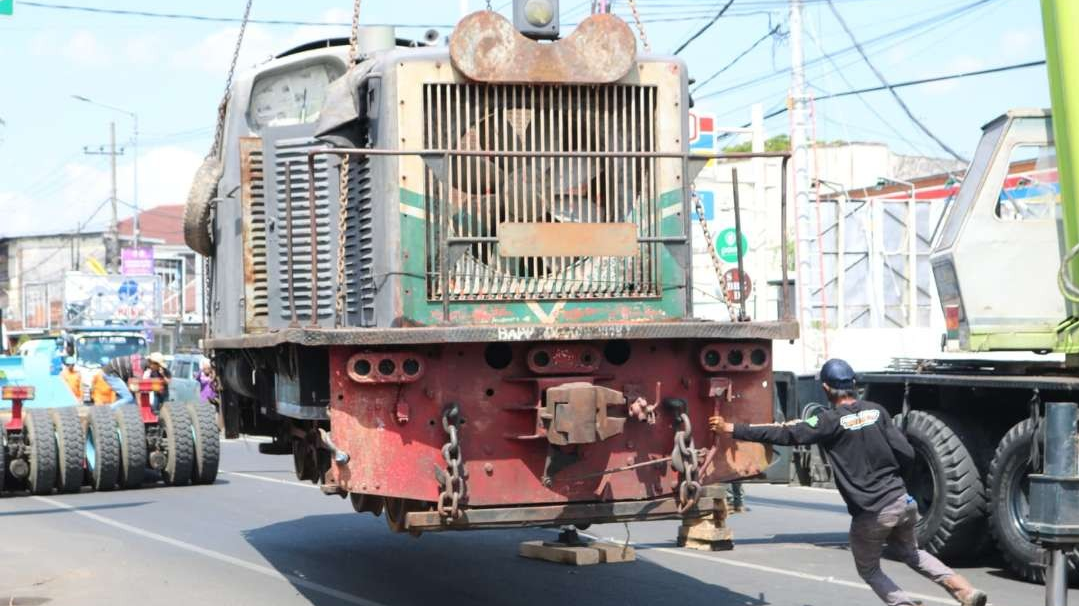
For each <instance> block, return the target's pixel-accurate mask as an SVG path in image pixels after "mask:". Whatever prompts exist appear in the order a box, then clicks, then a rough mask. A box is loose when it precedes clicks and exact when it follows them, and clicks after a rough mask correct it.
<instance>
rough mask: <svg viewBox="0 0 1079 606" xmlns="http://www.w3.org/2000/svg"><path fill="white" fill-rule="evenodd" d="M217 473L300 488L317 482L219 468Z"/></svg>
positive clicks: (315, 485) (316, 485)
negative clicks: (269, 476)
mask: <svg viewBox="0 0 1079 606" xmlns="http://www.w3.org/2000/svg"><path fill="white" fill-rule="evenodd" d="M218 473H223V474H227V475H230V476H240V477H241V478H249V479H252V480H262V481H263V482H273V483H274V484H289V485H291V486H299V487H300V488H318V484H311V483H308V482H294V481H292V480H282V479H279V478H267V477H266V476H260V475H255V474H253V473H242V472H239V471H225V470H221V471H219V472H218Z"/></svg>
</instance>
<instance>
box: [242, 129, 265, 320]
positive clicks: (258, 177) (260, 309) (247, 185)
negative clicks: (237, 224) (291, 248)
mask: <svg viewBox="0 0 1079 606" xmlns="http://www.w3.org/2000/svg"><path fill="white" fill-rule="evenodd" d="M239 145H240V206H241V212H242V216H243V243H244V245H243V269H244V272H243V273H244V300H245V302H246V305H245V306H244V314H245V317H244V327H245V328H246V330H248V331H252V332H254V331H258V330H260V329H264V328H265V327H266V319H267V316H268V314H269V299H268V294H267V288H268V285H267V275H268V273H267V265H266V194H265V174H264V171H263V164H262V139H261V138H259V137H240V142H239Z"/></svg>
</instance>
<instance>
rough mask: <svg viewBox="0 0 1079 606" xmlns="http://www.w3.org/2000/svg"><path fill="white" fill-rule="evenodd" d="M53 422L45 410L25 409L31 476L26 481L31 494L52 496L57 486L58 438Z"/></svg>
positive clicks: (23, 428) (24, 429)
mask: <svg viewBox="0 0 1079 606" xmlns="http://www.w3.org/2000/svg"><path fill="white" fill-rule="evenodd" d="M54 433H55V432H54V430H53V427H52V420H50V419H49V413H48V412H47V411H45V409H43V408H38V409H30V410H26V409H23V416H22V434H23V442H24V443H25V444H26V446H27V448H28V450H29V453H28V454H29V459H30V460H29V461H28V463H29V464H30V475H29V477H27V479H26V481H27V484H28V485H29V488H30V493H31V494H36V495H47V494H52V489H53V488H54V487H55V486H56V436H55V435H54Z"/></svg>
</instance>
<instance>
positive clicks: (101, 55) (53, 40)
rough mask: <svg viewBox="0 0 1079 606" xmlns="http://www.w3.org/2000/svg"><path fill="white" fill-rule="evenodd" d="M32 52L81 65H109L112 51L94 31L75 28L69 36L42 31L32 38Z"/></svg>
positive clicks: (101, 66)
mask: <svg viewBox="0 0 1079 606" xmlns="http://www.w3.org/2000/svg"><path fill="white" fill-rule="evenodd" d="M30 52H31V53H33V54H34V55H37V56H40V57H55V58H60V59H64V61H65V62H67V63H71V64H73V65H77V66H79V67H100V68H104V67H109V66H110V65H111V63H112V53H111V52H110V49H109V48H108V47H107V46H106V45H105V44H103V43H102V42H101V41H100V40H99V39H98V38H97V36H95V35H94V33H93V32H91V31H89V30H84V29H80V30H75V31H74V32H72V33H71V35H69V36H67V37H61V36H59V35H57V34H56V32H53V31H47V32H42V33H40V34H38V35H37V36H34V37H33V38H32V39H31V40H30Z"/></svg>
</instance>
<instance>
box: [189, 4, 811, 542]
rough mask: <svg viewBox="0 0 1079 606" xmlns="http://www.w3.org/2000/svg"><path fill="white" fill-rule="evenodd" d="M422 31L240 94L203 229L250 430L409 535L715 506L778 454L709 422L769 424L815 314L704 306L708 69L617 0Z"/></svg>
mask: <svg viewBox="0 0 1079 606" xmlns="http://www.w3.org/2000/svg"><path fill="white" fill-rule="evenodd" d="M380 37H381V39H382V40H383V42H381V43H380V41H379V38H380ZM398 44H400V42H399V41H398V42H397V44H395V41H394V37H393V34H392V33H391V34H388V35H387V34H386V33H385V32H382V31H381V30H377V29H371V30H364V31H363V32H361V39H360V47H361V54H360V56H359V58H358V60H356V61H355V62H351V61H348V60H347V59H346V57H347V55H346V52H345V50H344V49H343V48H342V47H340V46H333V45H325V46H318V45H312V46H311V47H308V48H304V49H301V50H299V51H297V52H293V53H289V54H286V55H283V56H281V57H278V58H277V59H275V60H273V61H271V62H269V63H267V64H266V65H264V66H262V67H261V68H259V69H257V70H256V71H255V72H254V73H253V74H250V75H247V76H244V77H242V78H239V79H238V80H237V82H236V84H235V85H234V87H233V93H232V96H231V101H230V103H229V105H228V111H227V115H226V120H225V123H226V129H225V136H224V144H223V145H224V147H223V153H222V154H221V158H222V164H221V166H220V167H219V168H218V172H217V173H214V171H209V172H210V174H212V175H213V179H212V183H211V186H210V188H209V190H208V191H210V192H211V193H212V195H208V196H205V197H206V198H207V199H210V198H213V200H212V201H211V204H210V206H209V208H212V212H209V211H208V210H205V211H204V210H202V209H200V208H194V209H191V208H189V210H191V211H192V212H191V213H190V215H191V216H192V217H195V218H201V222H198V220H197V221H196V223H195V224H193V225H189V226H188V227H189V228H193V230H194V232H193V233H194V236H189V242H191V243H192V245H193V247H197V248H202V249H203V250H202V251H200V252H205V253H207V254H208V257H209V261H208V262H209V264H210V272H209V280H210V285H211V288H210V295H209V298H210V302H209V304H210V309H211V310H212V314H211V315H212V322H211V325H210V327H209V329H208V330H209V334H208V338H207V339H206V341H205V342H204V345H205V346H206V348H207V349H208V350H210V351H211V352H212V355H213V359H214V362H215V365H216V367H217V368H218V371H219V376H220V377H221V383H222V390H223V405H224V411H223V412H224V418H225V424H226V428H227V431H229V432H232V433H236V432H241V431H242V432H246V433H254V434H263V435H269V436H272V437H273V438H274V441H273V442H272V443H270V444H264V445H262V446H263V448H262V450H264V451H266V452H271V453H276V454H291V455H292V456H293V457H294V461H295V467H296V473H297V475H298V476H299V477H300V478H303V479H308V480H312V481H315V482H318V483H320V484H321V485H322V488H323V491H324V492H326V493H330V494H339V495H341V496H349V497H350V498H351V500H352V503H353V505H354V506H355V507H356V509H357V510H358V511H370V512H374V513H376V514H380V513H385V515H386V517H387V520H388V521H389V522H390V525H391V527H392V528H394V529H395V530H408V531H412V532H419V531H424V530H438V529H464V528H483V527H501V526H519V525H553V524H564V523H578V524H582V523H588V522H592V521H605V520H606V521H612V520H628V519H649V518H664V517H678V516H691V515H701V512H704V511H706V510H707V509H708V507H709V506H710V505H709V504H708V503H709V501H708V499H710V498H712V497H714V495H713V494H711V493H710V492H709V490H708V486H709V485H710V484H716V483H718V482H721V481H724V480H729V479H734V478H738V477H744V476H750V475H753V474H756V473H758V472H759V471H761V470H762V469H763V468H764V467H765V466H766V464H767V451H766V450H765V448H764V447H762V446H759V445H753V444H733V443H717V442H715V441H714V440H713V436H712V435H711V434H710V433H709V432H708V429H707V426H706V425H707V417H708V416H709V415H711V414H716V413H718V414H721V415H723V416H725V417H726V418H728V419H733V420H738V421H749V422H765V421H770V420H771V411H772V399H773V393H772V385H771V378H772V374H771V341H772V340H774V339H791V338H794V337H795V336H796V335H797V326H796V325H795V324H794V323H793V322H786V321H778V322H751V321H737V322H735V321H732V322H707V321H699V320H694V319H692V309H691V301H692V297H691V293H690V290H691V287H692V281H691V275H690V271H691V265H692V264H691V262H690V247H689V233H690V232H689V230H690V202H689V200H690V183H689V182H690V181H691V180H692V172H693V169H692V165H693V164H695V163H696V161H695V160H691V158H690V157H689V156H688V155H687V153H686V151H687V145H686V140H687V130H688V126H687V105H688V101H689V97H688V93H687V77H686V73H685V71H686V70H685V66H684V65H683V64H682V63H681V62H680V61H679V60H677V59H674V58H670V57H659V56H646V55H639V54H637V51H636V42H635V40H634V38H633V35H632V33H631V32H630V30H629V28H628V27H627V26H626V24H625V23H623V22H622V21H620V20H618V19H617V18H616V17H614V16H612V15H596V16H593V17H590V18H589V19H587V20H585V21H584V22H583V23H582V24H581V25H580V26H579V27H578V29H577V30H576V31H575V32H574V33H573V34H572V35H570V36H569V37H567V38H566V39H564V40H561V41H557V42H553V43H540V42H537V41H534V40H530V39H528V38H525V37H523V36H521V34H520V33H518V32H517V31H515V30H514V28H513V26H512V25H510V23H509V22H508V21H505V20H504V19H502V18H501V17H499V16H498V15H497V14H495V13H491V12H480V13H475V14H473V15H470V16H469V17H466V18H465V19H464V20H463V21H462V22H461V23H460V24H459V25H458V27H457V28H456V30H455V31H454V32H453V34H452V37H451V38H450V43H449V44H448V45H445V46H427V47H415V46H412V47H402V46H398ZM196 189H197V186H196ZM342 190H343V193H342ZM197 193H198V192H193V195H192V200H194V202H190V201H189V204H194V205H196V206H197V205H198V204H199V200H198V198H199V196H198V195H196V194H197ZM203 229H205V230H206V231H205V234H204V233H203V232H202V231H201V230H203ZM204 235H206V236H207V237H205V238H203V236H204Z"/></svg>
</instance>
